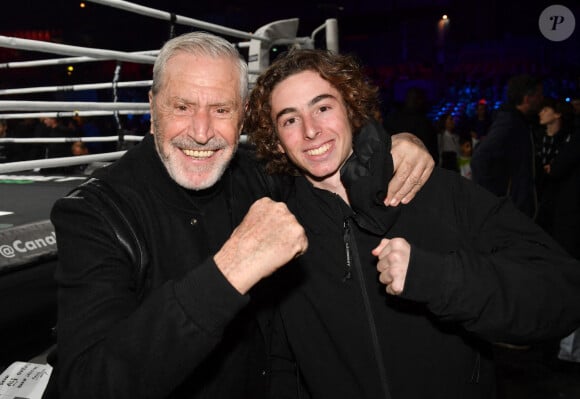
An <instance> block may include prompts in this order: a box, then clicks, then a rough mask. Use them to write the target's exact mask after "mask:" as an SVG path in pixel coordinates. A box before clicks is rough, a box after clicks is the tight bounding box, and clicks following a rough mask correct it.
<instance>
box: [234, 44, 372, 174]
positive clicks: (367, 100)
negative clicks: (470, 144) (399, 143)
mask: <svg viewBox="0 0 580 399" xmlns="http://www.w3.org/2000/svg"><path fill="white" fill-rule="evenodd" d="M303 71H314V72H317V73H318V74H319V75H320V76H321V77H322V78H323V79H324V80H326V81H328V82H329V83H330V84H331V85H332V86H333V87H334V88H335V89H337V90H338V92H339V93H340V94H341V96H342V99H343V101H344V104H345V106H346V109H347V113H348V115H347V116H348V119H349V121H350V124H351V128H352V131H353V136H354V135H355V134H357V133H358V131H359V130H360V128H361V127H362V126H363V125H364V124H365V122H366V121H367V120H369V119H371V118H374V119H376V120H381V114H380V110H379V109H380V108H379V94H378V92H379V91H378V88H377V87H376V86H374V85H372V84H371V83H370V82H369V80H368V78H367V76H366V75H365V74H364V72H363V70H362V68H361V66H360V64H359V62H358V61H357V60H356V59H355V58H354V57H353V56H351V55H342V54H337V53H333V52H331V51H328V50H321V49H292V50H290V51H288V52H287V53H286V54H282V55H280V56H279V57H278V58H277V59H276V60H275V61H274V62H273V63H272V64H271V65H270V66H269V67H268V68H267V69H266V70H265V71H264V72H263V73H262V74H261V75H260V77H259V78H258V80H257V82H256V85H255V86H254V88H253V89H252V92H251V93H250V97H249V101H248V108H247V109H246V115H245V122H244V130H245V131H246V132H247V134H248V139H249V142H250V143H252V144H254V145H255V146H256V154H257V157H258V158H259V159H263V160H266V170H267V171H268V173H286V174H292V175H298V173H299V172H298V169H297V168H296V167H295V166H294V165H293V164H292V163H291V162H290V161H289V159H288V158H287V157H286V155H285V154H284V153H282V152H281V151H280V150H279V149H278V144H279V143H280V140H279V139H278V135H277V134H276V126H275V124H274V121H273V120H272V116H271V111H272V107H271V103H270V97H271V95H272V91H273V90H274V88H275V87H276V85H277V84H278V83H280V82H282V81H283V80H285V79H286V78H288V77H289V76H291V75H294V74H297V73H300V72H303Z"/></svg>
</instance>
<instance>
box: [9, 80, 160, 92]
mask: <svg viewBox="0 0 580 399" xmlns="http://www.w3.org/2000/svg"><path fill="white" fill-rule="evenodd" d="M152 83H153V81H152V80H135V81H130V82H117V83H113V82H111V83H86V84H79V85H64V86H41V87H24V88H20V89H4V90H1V89H0V95H8V94H29V93H50V92H55V91H82V90H99V89H112V88H114V87H119V88H124V87H149V86H151V84H152Z"/></svg>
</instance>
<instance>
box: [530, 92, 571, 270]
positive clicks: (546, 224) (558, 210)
mask: <svg viewBox="0 0 580 399" xmlns="http://www.w3.org/2000/svg"><path fill="white" fill-rule="evenodd" d="M539 117H540V124H541V125H542V126H543V127H544V128H545V134H544V136H543V137H542V141H541V145H540V146H539V147H540V151H539V153H538V158H537V161H538V163H539V164H540V165H541V169H540V173H541V175H540V176H538V180H537V181H538V198H539V208H538V217H537V222H538V224H539V225H540V226H542V227H543V228H544V230H546V231H547V232H548V233H549V234H550V235H552V237H554V238H555V239H556V241H558V242H559V243H560V244H561V245H562V246H563V247H564V249H566V250H567V251H568V252H569V253H570V254H572V255H573V256H575V257H576V258H578V259H580V136H578V135H574V134H573V133H572V131H573V130H572V129H573V110H572V106H571V105H570V104H569V103H567V102H565V101H564V100H555V99H553V98H546V100H545V102H544V106H543V107H542V109H541V111H540V113H539Z"/></svg>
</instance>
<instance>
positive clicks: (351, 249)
mask: <svg viewBox="0 0 580 399" xmlns="http://www.w3.org/2000/svg"><path fill="white" fill-rule="evenodd" d="M343 239H344V245H345V249H346V274H345V276H344V277H343V281H346V280H347V279H350V278H352V266H353V260H354V266H355V267H356V271H357V273H358V274H359V276H360V279H359V285H360V289H361V294H362V297H363V303H364V306H365V313H366V315H367V321H368V323H369V330H370V333H371V339H372V342H373V348H374V351H375V360H376V362H377V369H378V371H379V378H380V379H381V385H382V388H383V392H384V394H385V398H386V399H390V398H391V394H390V392H389V384H388V383H387V371H386V369H385V362H384V359H383V352H382V351H381V346H380V344H379V338H378V333H377V329H376V323H375V318H374V316H373V312H372V310H371V304H370V300H369V294H368V292H367V289H366V284H365V278H364V275H363V271H362V267H361V264H360V261H358V260H359V256H358V250H357V247H356V241H355V240H354V239H351V229H350V223H349V220H348V218H345V219H344V234H343ZM347 276H348V278H347Z"/></svg>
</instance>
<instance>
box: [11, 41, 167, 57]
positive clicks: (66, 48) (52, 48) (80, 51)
mask: <svg viewBox="0 0 580 399" xmlns="http://www.w3.org/2000/svg"><path fill="white" fill-rule="evenodd" d="M0 46H1V47H8V48H14V49H20V50H32V51H40V52H44V53H53V54H62V55H77V56H87V54H88V55H89V56H90V57H93V58H96V59H101V60H117V61H128V62H134V63H138V64H153V63H154V62H155V58H156V57H154V56H151V55H146V54H135V53H127V52H123V51H115V50H105V49H95V48H90V47H80V46H71V45H68V44H58V43H51V42H43V41H40V40H30V39H20V38H17V37H8V36H0Z"/></svg>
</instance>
